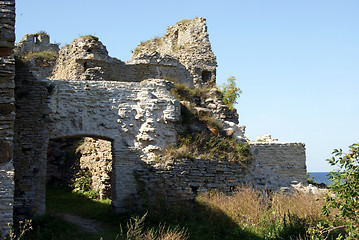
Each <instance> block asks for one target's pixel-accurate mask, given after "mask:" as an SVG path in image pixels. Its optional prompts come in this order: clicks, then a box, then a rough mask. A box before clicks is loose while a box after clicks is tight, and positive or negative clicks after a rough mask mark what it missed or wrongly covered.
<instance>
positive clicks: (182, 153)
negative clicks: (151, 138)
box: [157, 133, 251, 165]
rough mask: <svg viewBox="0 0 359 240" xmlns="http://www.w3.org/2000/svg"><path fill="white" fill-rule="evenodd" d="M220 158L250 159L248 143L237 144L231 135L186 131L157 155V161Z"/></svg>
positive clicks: (225, 159) (244, 162) (233, 160)
mask: <svg viewBox="0 0 359 240" xmlns="http://www.w3.org/2000/svg"><path fill="white" fill-rule="evenodd" d="M181 158H182V159H183V158H184V159H190V160H193V159H195V158H198V159H201V160H220V161H230V162H235V161H237V162H241V163H243V164H244V165H246V162H247V161H249V160H250V159H251V154H250V151H249V147H248V145H243V144H239V143H237V142H236V140H235V139H233V138H232V137H224V136H217V135H215V134H213V133H199V134H195V135H194V136H193V135H191V134H189V133H187V134H182V135H180V136H179V137H178V144H177V145H176V146H170V147H168V148H167V149H165V150H164V152H163V153H162V154H161V155H159V156H158V158H157V161H159V162H166V161H168V160H170V159H181Z"/></svg>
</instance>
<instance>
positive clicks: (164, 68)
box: [52, 37, 193, 85]
mask: <svg viewBox="0 0 359 240" xmlns="http://www.w3.org/2000/svg"><path fill="white" fill-rule="evenodd" d="M52 78H53V79H72V80H94V81H121V82H141V81H143V80H146V79H151V78H153V79H164V80H169V81H172V82H186V83H188V84H189V85H191V84H192V85H193V82H191V76H190V73H189V72H188V70H187V69H186V68H185V67H184V66H181V64H180V63H179V61H178V60H176V59H169V58H167V59H162V60H161V61H160V62H156V63H146V64H143V63H140V64H136V63H128V64H127V63H125V62H122V61H120V60H118V59H116V58H112V57H110V56H108V52H107V50H106V47H105V46H104V45H103V44H102V43H101V42H100V41H99V40H98V39H97V38H95V37H80V38H77V39H75V40H74V41H73V42H72V44H71V45H66V46H64V47H63V48H62V49H61V50H60V52H59V58H58V60H57V63H56V66H55V68H54V71H53V76H52Z"/></svg>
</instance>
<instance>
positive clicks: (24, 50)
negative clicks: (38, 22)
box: [15, 33, 59, 79]
mask: <svg viewBox="0 0 359 240" xmlns="http://www.w3.org/2000/svg"><path fill="white" fill-rule="evenodd" d="M58 52H59V46H58V44H52V43H50V36H49V35H47V34H46V33H33V34H25V36H24V37H23V38H22V39H21V40H20V41H19V42H18V43H17V44H16V45H15V55H16V57H17V59H18V60H19V61H22V62H23V63H24V64H26V65H27V67H28V68H29V70H31V72H32V74H33V75H34V76H35V77H36V78H39V79H42V78H46V77H49V76H51V75H52V71H53V68H54V66H55V63H56V59H57V55H58Z"/></svg>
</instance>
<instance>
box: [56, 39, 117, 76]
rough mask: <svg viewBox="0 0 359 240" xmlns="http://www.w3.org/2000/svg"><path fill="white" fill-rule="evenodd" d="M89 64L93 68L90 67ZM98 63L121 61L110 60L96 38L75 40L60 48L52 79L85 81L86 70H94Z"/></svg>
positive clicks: (104, 48)
mask: <svg viewBox="0 0 359 240" xmlns="http://www.w3.org/2000/svg"><path fill="white" fill-rule="evenodd" d="M90 62H91V63H92V65H94V66H91V64H90ZM94 62H97V63H94ZM100 62H101V63H102V65H103V64H106V63H120V62H121V61H120V60H118V59H116V58H111V57H110V56H109V55H108V51H107V49H106V47H105V46H104V45H103V44H102V42H101V41H99V40H98V38H97V37H94V36H91V35H87V36H82V37H79V38H76V39H75V40H74V41H73V42H72V44H68V45H65V46H64V47H63V48H61V50H60V51H59V57H58V60H57V62H56V66H55V68H54V71H53V76H52V78H54V79H73V80H85V79H86V78H87V76H88V74H87V73H86V70H88V69H89V70H90V69H93V68H95V67H96V65H99V63H100ZM100 65H101V64H100ZM98 77H99V79H98V80H101V79H102V77H101V76H98ZM88 80H89V79H88Z"/></svg>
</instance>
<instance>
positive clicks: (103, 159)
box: [0, 1, 306, 234]
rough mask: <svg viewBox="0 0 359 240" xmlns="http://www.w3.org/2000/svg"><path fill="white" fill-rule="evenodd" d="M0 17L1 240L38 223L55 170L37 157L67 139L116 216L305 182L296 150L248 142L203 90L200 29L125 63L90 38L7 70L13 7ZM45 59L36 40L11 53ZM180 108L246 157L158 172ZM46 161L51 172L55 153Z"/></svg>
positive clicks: (211, 69)
mask: <svg viewBox="0 0 359 240" xmlns="http://www.w3.org/2000/svg"><path fill="white" fill-rule="evenodd" d="M0 6H1V18H0V23H1V25H0V26H1V28H0V35H1V41H0V44H1V45H0V53H1V56H0V57H1V59H0V64H1V69H0V76H1V82H0V92H1V97H0V182H1V185H0V203H1V205H0V231H1V232H2V234H6V233H7V229H8V228H7V224H8V223H10V224H11V223H12V222H13V218H14V219H15V220H14V221H18V220H21V219H24V218H28V217H37V216H40V215H42V214H44V213H45V200H46V194H45V189H46V182H47V180H49V174H50V172H51V171H52V172H54V171H56V168H54V169H52V167H53V166H50V164H49V165H48V159H47V158H48V153H49V154H50V153H51V152H52V153H54V152H56V151H55V150H56V144H55V146H54V145H51V144H52V143H54V142H55V143H56V142H57V143H59V142H60V143H61V142H62V143H64V142H63V139H67V138H78V139H80V138H85V139H87V140H86V141H87V145H86V146H85V147H83V148H82V149H81V148H80V149H79V152H80V153H81V154H82V156H81V158H82V162H83V167H84V168H86V167H87V168H91V169H92V171H93V172H92V175H93V180H94V181H93V183H94V188H96V187H97V188H98V189H99V190H100V191H102V193H103V194H105V195H108V194H111V199H112V206H113V208H114V210H115V211H117V212H124V211H126V210H129V207H135V208H137V207H140V206H141V204H144V203H145V202H146V200H147V199H146V198H147V197H148V196H151V197H160V198H162V199H175V200H176V199H193V198H194V197H195V196H196V195H197V194H198V193H200V192H203V191H208V190H220V191H223V192H226V193H230V192H231V191H232V190H233V189H234V188H235V187H236V186H238V185H240V184H244V183H250V184H252V185H253V186H254V187H259V188H267V189H273V190H278V189H281V188H283V187H290V186H291V184H293V183H296V182H303V183H305V182H306V169H305V147H304V144H303V143H280V142H277V141H267V138H264V139H262V140H263V141H261V142H248V139H247V138H246V137H245V136H244V130H245V127H244V126H240V125H238V114H237V113H236V111H235V110H229V109H228V106H226V105H225V104H224V103H223V101H222V99H221V95H220V94H221V93H220V92H219V91H218V90H216V89H215V88H213V84H214V83H215V81H216V79H215V78H216V67H217V62H216V57H215V55H214V54H213V52H212V50H211V45H210V42H209V36H208V33H207V26H206V20H205V19H204V18H195V19H193V20H184V21H181V22H178V23H177V24H175V25H174V26H172V27H169V28H168V30H167V32H166V35H165V36H163V37H160V38H155V39H153V40H150V41H148V42H144V43H141V44H140V45H139V46H138V47H137V48H136V49H135V50H134V52H133V56H132V58H131V60H130V61H125V62H124V61H121V60H118V59H116V58H112V57H110V56H109V55H108V52H107V50H106V47H105V46H104V45H103V44H102V43H101V42H100V41H99V40H98V38H96V37H94V36H83V37H80V38H77V39H75V40H74V41H73V42H72V44H70V45H66V46H64V47H63V48H62V49H61V50H59V52H58V56H57V55H55V56H56V62H55V60H54V61H53V62H51V63H50V62H48V61H47V60H46V59H45V60H44V61H41V62H39V61H37V59H34V60H33V61H24V60H26V59H22V58H20V59H18V60H17V62H16V66H15V63H14V59H13V55H12V52H13V44H14V43H13V42H14V10H15V8H14V1H0ZM52 48H53V49H52ZM49 49H50V51H55V52H56V49H55V45H54V44H51V43H50V41H49V36H48V35H46V34H44V33H41V34H32V35H26V36H25V37H24V38H23V39H22V40H21V41H20V43H18V44H17V45H16V52H19V53H21V52H22V53H24V52H26V51H27V52H36V51H40V52H41V51H49ZM48 63H50V64H48ZM14 67H15V69H14ZM14 73H15V78H14ZM14 79H15V81H14ZM177 83H181V84H185V85H187V86H189V87H192V88H194V87H212V88H208V89H209V90H208V93H207V94H206V96H205V97H203V99H194V100H193V101H192V102H191V101H182V102H180V101H179V100H177V99H176V98H175V97H174V96H173V95H172V93H171V89H172V88H173V87H174V84H177ZM184 107H187V108H189V109H192V110H193V111H194V112H197V113H203V114H208V115H209V116H212V117H214V119H216V120H217V121H219V122H221V124H222V125H223V126H224V129H223V131H225V132H226V133H230V135H231V136H233V137H234V138H235V139H237V140H238V141H239V142H241V143H247V142H248V144H249V145H250V150H251V153H252V156H253V158H252V159H251V160H249V161H248V162H246V163H243V162H240V161H225V160H223V159H210V160H204V159H201V158H195V159H192V160H190V159H176V158H175V159H171V160H170V161H167V162H164V163H161V162H158V159H157V155H158V154H160V153H161V152H162V150H164V149H165V148H167V147H168V146H170V145H175V144H176V143H177V134H178V133H179V132H180V131H181V129H182V120H183V119H182V115H181V109H183V108H184ZM15 112H16V118H15ZM196 131H198V129H197V130H196ZM199 131H200V130H199ZM207 131H209V130H208V129H207ZM104 140H105V141H104ZM64 141H65V140H64ZM66 141H67V140H66ZM102 141H103V142H106V144H105V143H103V142H102ZM49 142H51V144H50V145H49ZM69 142H71V141H69ZM64 144H65V145H66V144H67V143H64ZM64 147H65V148H66V146H64ZM102 149H103V150H102ZM54 154H55V155H57V157H56V156H55V158H54V159H52V160H51V161H53V162H55V164H54V165H56V164H57V163H56V161H57V160H59V161H60V160H61V157H60V155H61V154H62V153H61V154H60V153H59V154H56V153H54ZM80 161H81V160H80ZM47 166H48V169H47ZM58 166H59V165H58ZM14 169H15V170H14ZM47 170H49V171H47ZM14 173H15V175H14ZM64 174H67V173H64ZM110 183H111V184H110ZM109 184H110V185H111V186H109ZM109 188H110V189H111V190H109ZM13 214H14V215H13Z"/></svg>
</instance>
